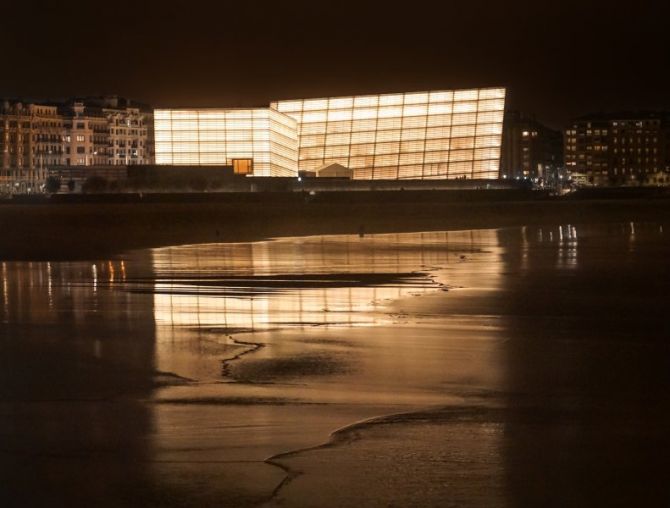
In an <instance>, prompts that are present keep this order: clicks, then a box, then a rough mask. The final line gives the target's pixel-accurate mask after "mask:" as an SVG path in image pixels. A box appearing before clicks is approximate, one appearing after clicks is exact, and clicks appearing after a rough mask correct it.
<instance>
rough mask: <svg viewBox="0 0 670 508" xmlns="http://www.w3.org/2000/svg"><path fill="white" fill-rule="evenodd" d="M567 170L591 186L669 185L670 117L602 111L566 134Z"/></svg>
mask: <svg viewBox="0 0 670 508" xmlns="http://www.w3.org/2000/svg"><path fill="white" fill-rule="evenodd" d="M564 137H565V163H566V167H567V169H568V171H569V172H570V173H571V174H573V175H575V177H577V178H581V179H583V180H584V181H586V182H588V183H589V184H592V185H656V184H659V185H665V184H668V183H670V114H668V113H662V112H638V113H607V114H602V113H600V114H595V115H588V116H584V117H581V118H578V119H576V120H574V121H573V122H572V123H571V124H570V126H569V127H568V128H567V129H566V130H565V134H564Z"/></svg>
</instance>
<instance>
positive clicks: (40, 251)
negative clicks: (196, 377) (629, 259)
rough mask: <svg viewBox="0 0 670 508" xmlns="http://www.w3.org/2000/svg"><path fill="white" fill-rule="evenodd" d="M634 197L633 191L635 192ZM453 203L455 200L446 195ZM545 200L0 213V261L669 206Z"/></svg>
mask: <svg viewBox="0 0 670 508" xmlns="http://www.w3.org/2000/svg"><path fill="white" fill-rule="evenodd" d="M633 190H634V189H633ZM452 194H453V195H452ZM628 194H630V193H626V194H624V197H623V198H621V197H618V198H616V197H615V198H613V199H592V198H589V197H588V195H587V196H586V198H584V199H571V198H565V199H563V198H549V197H546V196H545V195H544V194H540V195H536V194H533V193H523V192H520V191H469V192H456V193H449V192H440V191H435V192H416V193H412V192H379V193H364V192H353V193H341V194H337V193H333V195H332V196H329V195H327V194H324V195H319V194H317V195H316V196H310V195H308V194H306V195H304V196H302V195H299V194H295V193H288V194H281V193H269V194H266V195H264V194H262V193H256V194H254V193H251V194H245V195H236V198H235V199H233V197H229V198H226V196H225V195H221V196H222V197H217V198H216V199H210V200H207V199H205V198H206V197H207V196H206V195H203V197H202V199H201V200H199V199H196V198H191V199H186V198H183V199H182V198H179V197H178V196H177V197H176V198H174V199H168V198H162V199H158V198H156V200H154V201H152V200H151V199H149V198H148V197H145V198H144V199H143V200H140V202H138V201H137V199H133V200H130V199H129V200H128V201H123V200H121V201H119V202H116V201H115V199H113V198H110V197H109V196H100V198H99V201H96V199H97V198H96V197H95V196H88V197H86V196H84V197H86V198H87V200H85V201H82V202H62V203H61V202H54V203H50V202H45V203H43V204H23V205H21V204H0V231H2V238H1V239H0V259H16V260H28V259H32V260H48V259H93V258H104V257H109V256H113V255H117V254H119V253H121V252H124V251H127V250H130V249H139V248H150V247H160V246H168V245H179V244H191V243H205V242H230V241H251V240H261V239H265V238H274V237H280V236H297V235H315V234H347V233H354V234H358V233H360V232H365V233H384V232H401V231H407V232H409V231H446V230H461V229H471V228H493V227H510V226H523V225H529V226H530V225H542V224H545V225H547V224H567V223H602V222H612V221H613V222H627V221H631V220H632V221H642V222H645V221H654V220H664V219H665V218H667V217H670V198H668V197H663V196H665V195H664V194H663V195H662V196H661V197H658V198H655V199H638V198H627V197H625V196H627V195H628Z"/></svg>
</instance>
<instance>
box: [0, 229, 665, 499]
mask: <svg viewBox="0 0 670 508" xmlns="http://www.w3.org/2000/svg"><path fill="white" fill-rule="evenodd" d="M618 219H619V217H617V220H612V221H605V222H598V221H595V222H588V221H585V222H579V221H575V222H572V223H569V224H568V223H560V224H559V223H551V222H550V223H547V224H535V225H528V226H524V227H507V228H501V229H477V230H463V231H424V232H405V233H383V234H382V233H379V234H370V233H368V232H364V234H363V235H359V234H342V235H320V236H299V237H298V236H293V237H285V238H277V239H271V240H261V241H249V242H237V243H220V242H219V243H207V244H198V245H182V246H173V247H161V248H153V249H141V250H135V251H130V252H125V253H120V254H115V255H113V256H110V257H109V258H106V259H95V260H88V261H48V262H47V261H31V262H27V261H4V262H2V263H1V264H0V270H1V275H2V300H1V301H0V303H1V305H0V317H1V318H2V319H1V324H0V344H1V346H0V347H1V351H0V362H1V365H0V415H1V416H0V436H2V437H1V439H0V443H1V444H0V473H1V475H2V478H3V482H2V485H0V503H1V504H2V506H91V505H95V506H231V507H244V506H285V507H307V506H373V507H374V506H398V507H400V506H402V507H405V506H417V507H419V506H421V507H427V506H436V507H437V506H439V507H442V506H501V507H503V506H504V507H507V506H510V507H511V506H632V505H636V506H664V505H667V503H668V501H670V492H669V488H668V484H667V481H666V480H667V477H668V473H669V472H670V467H669V466H668V464H667V455H668V452H669V451H670V446H669V445H670V442H669V441H670V438H669V437H668V435H667V428H669V427H670V405H669V404H668V401H667V393H668V388H670V370H669V369H668V365H669V361H670V345H669V344H668V340H667V338H668V337H670V333H669V332H670V325H669V324H668V319H667V303H666V300H667V299H666V298H665V295H667V291H668V289H669V286H670V273H669V272H668V270H669V268H668V262H667V260H668V254H670V240H669V238H668V236H667V231H670V230H668V227H670V224H668V223H667V222H665V221H663V220H660V221H652V220H648V221H621V220H618Z"/></svg>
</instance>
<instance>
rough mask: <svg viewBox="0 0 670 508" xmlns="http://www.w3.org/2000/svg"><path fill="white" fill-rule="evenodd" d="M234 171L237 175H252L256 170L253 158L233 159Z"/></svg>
mask: <svg viewBox="0 0 670 508" xmlns="http://www.w3.org/2000/svg"><path fill="white" fill-rule="evenodd" d="M233 171H234V173H235V174H236V175H251V174H252V173H253V172H254V161H253V159H233Z"/></svg>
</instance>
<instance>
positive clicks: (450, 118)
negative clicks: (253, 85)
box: [271, 88, 505, 179]
mask: <svg viewBox="0 0 670 508" xmlns="http://www.w3.org/2000/svg"><path fill="white" fill-rule="evenodd" d="M271 107H272V108H275V109H277V110H278V111H281V112H282V113H286V114H287V115H289V116H292V117H293V118H295V119H296V120H297V121H298V136H299V147H300V148H299V160H298V167H299V169H300V170H305V171H318V169H319V168H321V167H323V166H327V165H330V164H334V163H336V164H341V165H342V166H345V167H348V168H351V169H353V170H354V178H360V179H402V178H411V179H427V178H459V177H466V178H498V166H499V162H500V144H501V134H502V123H503V113H504V109H505V89H504V88H484V89H473V90H456V91H433V92H421V93H416V92H412V93H399V94H383V95H363V96H356V97H335V98H329V99H305V100H292V101H279V102H274V103H272V104H271Z"/></svg>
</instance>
